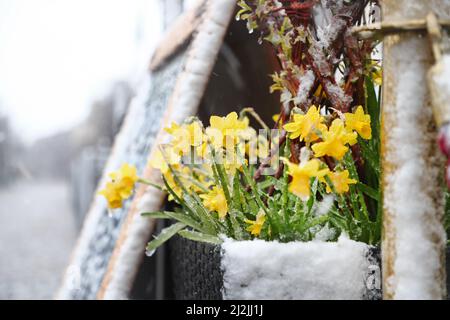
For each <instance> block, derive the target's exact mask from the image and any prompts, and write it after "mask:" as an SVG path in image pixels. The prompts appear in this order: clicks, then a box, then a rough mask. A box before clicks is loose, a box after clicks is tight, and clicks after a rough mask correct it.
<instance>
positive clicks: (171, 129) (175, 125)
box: [164, 122, 180, 135]
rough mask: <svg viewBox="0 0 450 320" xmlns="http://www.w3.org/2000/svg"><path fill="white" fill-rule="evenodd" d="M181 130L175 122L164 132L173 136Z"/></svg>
mask: <svg viewBox="0 0 450 320" xmlns="http://www.w3.org/2000/svg"><path fill="white" fill-rule="evenodd" d="M179 129H180V126H179V125H178V124H177V123H175V122H172V124H171V125H170V127H167V128H164V130H165V131H166V132H167V133H169V134H171V135H173V134H174V133H175V132H176V131H177V130H179Z"/></svg>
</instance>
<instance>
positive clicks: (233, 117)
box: [206, 112, 249, 147]
mask: <svg viewBox="0 0 450 320" xmlns="http://www.w3.org/2000/svg"><path fill="white" fill-rule="evenodd" d="M209 123H210V126H209V127H208V128H207V129H206V133H207V135H208V136H209V137H210V140H211V142H212V144H213V145H214V147H221V146H226V145H228V144H231V145H233V146H234V145H235V144H236V143H237V142H238V138H239V137H240V135H241V134H243V133H245V129H247V128H248V123H249V120H248V118H244V119H243V120H239V119H238V115H237V113H236V112H231V113H229V114H228V115H227V116H226V117H218V116H211V118H210V119H209Z"/></svg>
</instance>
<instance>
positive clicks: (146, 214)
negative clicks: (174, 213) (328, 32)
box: [141, 211, 170, 219]
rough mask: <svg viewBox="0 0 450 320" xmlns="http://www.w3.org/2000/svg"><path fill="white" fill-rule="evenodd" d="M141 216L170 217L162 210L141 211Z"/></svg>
mask: <svg viewBox="0 0 450 320" xmlns="http://www.w3.org/2000/svg"><path fill="white" fill-rule="evenodd" d="M141 216H143V217H149V218H154V219H170V217H169V216H168V215H166V214H165V212H164V211H155V212H143V213H141Z"/></svg>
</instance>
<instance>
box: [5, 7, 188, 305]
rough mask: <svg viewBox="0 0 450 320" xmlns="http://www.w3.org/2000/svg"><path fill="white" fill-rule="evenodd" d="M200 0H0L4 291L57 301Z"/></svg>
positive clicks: (7, 296)
mask: <svg viewBox="0 0 450 320" xmlns="http://www.w3.org/2000/svg"><path fill="white" fill-rule="evenodd" d="M193 3H195V0H184V1H183V0H0V299H46V298H47V299H50V298H53V296H54V294H55V292H56V290H57V289H58V285H59V284H60V281H61V277H62V274H63V272H64V268H65V267H66V265H67V263H68V260H69V257H70V253H71V250H72V247H73V246H74V244H75V241H76V238H77V234H78V232H79V230H80V228H81V224H82V221H83V218H84V214H85V213H86V211H87V209H88V207H89V205H90V202H91V200H92V196H93V192H94V190H95V188H96V184H97V181H98V179H99V177H100V175H101V171H102V168H103V165H104V163H105V161H106V159H107V156H108V154H109V151H110V148H111V145H112V143H113V140H114V136H115V134H116V133H117V131H118V130H119V128H120V125H121V123H122V120H123V118H124V115H125V113H126V111H127V107H128V104H129V102H130V100H131V99H132V98H133V96H134V92H135V88H137V86H138V85H139V83H140V82H141V81H143V78H144V75H145V73H146V72H147V69H148V64H149V60H150V57H151V54H152V51H153V50H154V48H155V46H156V44H157V42H158V40H159V39H160V38H161V37H162V34H163V32H164V29H166V28H167V26H169V25H170V24H171V22H173V21H174V19H175V18H176V16H177V15H179V14H180V13H181V12H182V11H183V10H186V9H187V8H188V7H190V6H192V5H193Z"/></svg>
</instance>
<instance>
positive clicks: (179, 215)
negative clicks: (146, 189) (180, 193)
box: [141, 211, 208, 233]
mask: <svg viewBox="0 0 450 320" xmlns="http://www.w3.org/2000/svg"><path fill="white" fill-rule="evenodd" d="M141 215H142V216H144V217H151V218H155V219H174V220H176V221H178V222H181V223H184V224H185V225H187V226H189V227H191V228H193V229H195V230H198V231H200V232H203V233H208V229H207V228H204V227H202V225H201V224H200V223H199V222H198V221H196V220H195V219H193V218H192V217H191V216H189V215H188V214H186V213H184V212H172V211H158V212H144V213H142V214H141Z"/></svg>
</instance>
